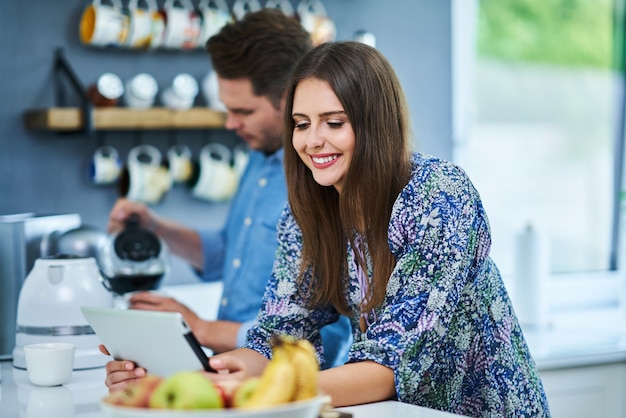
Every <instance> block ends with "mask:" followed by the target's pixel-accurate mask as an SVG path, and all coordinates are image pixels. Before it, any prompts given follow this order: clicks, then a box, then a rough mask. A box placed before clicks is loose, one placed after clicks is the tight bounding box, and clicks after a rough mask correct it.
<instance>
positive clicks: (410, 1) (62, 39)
mask: <svg viewBox="0 0 626 418" xmlns="http://www.w3.org/2000/svg"><path fill="white" fill-rule="evenodd" d="M158 3H159V4H162V3H163V1H162V0H159V2H158ZM196 3H197V1H195V0H194V4H196ZM228 3H229V5H232V3H233V0H230V1H228ZM264 3H265V1H263V0H262V1H261V4H264ZM292 3H293V4H294V5H296V4H297V3H298V1H297V0H293V1H292ZM87 4H89V2H88V1H86V0H54V1H50V0H28V1H24V0H2V2H0V28H2V30H1V31H0V63H1V64H0V93H1V94H0V97H1V100H0V215H3V214H10V213H18V212H35V213H65V212H77V213H79V214H80V215H81V216H82V218H83V221H84V222H86V223H89V224H93V225H96V226H99V227H102V228H104V227H105V225H106V220H107V215H108V212H109V209H110V208H111V205H112V204H113V202H114V201H115V199H116V197H117V188H116V187H115V186H105V187H102V186H93V185H92V184H91V183H90V182H89V179H88V177H87V174H86V172H87V169H86V167H87V164H88V161H89V158H90V156H91V154H92V152H93V150H94V149H95V148H96V146H97V145H99V144H102V143H106V144H110V145H113V146H115V147H116V148H118V150H119V151H120V152H121V153H122V155H123V156H125V155H126V154H127V152H128V150H129V149H130V148H132V147H133V146H134V145H136V144H138V143H141V142H145V143H150V144H153V145H155V146H157V147H158V148H159V149H161V151H163V152H164V151H165V150H166V149H167V148H168V147H169V145H170V144H171V143H173V142H176V141H179V142H183V143H186V144H187V145H189V146H190V147H191V148H192V149H193V150H194V151H197V150H199V149H200V148H201V146H202V145H203V144H204V143H206V142H209V141H224V142H229V143H230V142H236V141H237V138H235V137H234V136H233V135H232V134H231V133H228V132H225V131H222V130H217V131H204V132H198V131H179V132H156V133H155V132H144V133H141V134H135V133H131V132H122V133H110V132H109V133H105V134H100V135H98V136H97V137H96V138H89V137H87V136H85V135H83V134H73V135H68V134H55V133H47V132H30V131H27V130H26V129H25V128H24V125H23V113H24V111H25V110H26V109H30V108H40V107H48V106H54V105H55V90H54V79H53V71H52V69H53V58H54V51H55V49H56V48H57V47H62V48H63V49H64V50H65V54H66V56H67V58H68V59H69V61H70V62H71V64H72V66H73V67H74V69H75V70H76V72H77V73H78V75H79V78H80V79H81V81H82V82H83V84H85V85H88V84H90V83H92V82H94V81H95V80H96V79H97V77H98V76H99V75H100V74H102V73H103V72H105V71H112V72H114V73H116V74H118V75H119V76H120V77H121V78H122V79H123V80H125V79H128V78H130V77H131V76H133V75H135V74H137V73H139V72H149V73H151V74H153V75H154V76H155V77H156V78H157V81H158V82H159V86H164V85H166V84H167V83H168V82H169V81H170V80H171V79H172V78H173V77H174V76H175V75H176V74H178V73H180V72H183V71H184V72H188V73H190V74H192V75H194V76H195V77H196V78H197V79H201V78H202V77H203V76H204V75H205V74H206V73H207V71H208V70H209V59H208V57H207V56H206V55H205V53H204V52H202V51H198V52H192V53H189V52H163V51H159V52H129V51H112V50H101V49H91V48H86V47H84V46H83V45H81V44H80V42H79V39H78V22H79V19H80V15H81V13H82V10H83V9H84V7H85V6H86V5H87ZM450 4H451V1H449V0H389V1H381V0H324V5H325V6H326V10H327V12H328V15H329V16H330V17H331V18H333V19H334V20H335V23H336V25H337V29H338V39H351V38H352V37H353V34H354V32H355V31H357V30H359V29H365V30H368V31H370V32H373V33H374V34H375V35H376V37H377V47H378V48H379V49H380V50H381V51H382V52H383V53H384V54H385V55H386V56H387V57H388V58H389V60H390V61H391V62H392V64H393V65H394V67H395V68H396V70H397V73H398V75H399V77H400V79H401V81H402V83H403V85H404V87H405V90H406V93H407V96H408V98H409V105H410V107H411V109H412V122H413V127H414V131H415V135H416V137H417V138H418V143H419V146H420V147H421V149H423V150H425V151H427V152H430V153H433V154H436V155H439V156H442V157H445V158H450V155H451V152H450V145H449V144H450V142H451V137H452V104H451V95H452V92H451V88H452V87H451V85H452V83H451V74H452V72H451V64H452V59H451V17H450V16H451V5H450ZM202 104H203V99H202V98H199V99H198V105H202ZM226 209H227V207H226V205H223V204H222V205H214V204H210V203H206V202H202V201H198V200H194V199H193V198H191V197H190V196H189V193H188V191H187V190H186V189H185V187H184V186H176V187H175V188H174V189H173V190H172V191H171V192H170V193H169V194H168V196H167V197H166V198H165V200H164V201H163V202H162V203H160V204H158V205H156V206H155V210H157V211H158V212H159V213H160V214H163V215H165V216H169V217H173V218H176V219H179V220H184V222H186V223H190V224H195V225H198V226H205V225H206V226H212V225H216V224H219V223H220V222H221V221H222V220H223V217H224V213H225V211H226ZM0 279H1V278H0Z"/></svg>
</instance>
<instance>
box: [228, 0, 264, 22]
mask: <svg viewBox="0 0 626 418" xmlns="http://www.w3.org/2000/svg"><path fill="white" fill-rule="evenodd" d="M261 9H262V7H261V3H259V2H258V0H236V1H235V4H233V15H235V19H237V20H241V19H243V17H244V16H245V15H246V14H247V13H248V12H256V11H259V10H261Z"/></svg>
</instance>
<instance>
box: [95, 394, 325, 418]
mask: <svg viewBox="0 0 626 418" xmlns="http://www.w3.org/2000/svg"><path fill="white" fill-rule="evenodd" d="M327 401H328V397H327V396H317V397H315V398H311V399H307V400H304V401H296V402H290V403H286V404H282V405H276V406H273V407H267V408H264V409H258V410H244V409H236V408H233V409H203V410H174V409H151V408H133V407H129V406H117V405H112V404H110V403H107V402H101V403H100V406H101V408H102V411H103V412H104V417H106V418H317V417H318V415H319V413H320V411H321V410H322V406H323V405H324V403H326V402H327Z"/></svg>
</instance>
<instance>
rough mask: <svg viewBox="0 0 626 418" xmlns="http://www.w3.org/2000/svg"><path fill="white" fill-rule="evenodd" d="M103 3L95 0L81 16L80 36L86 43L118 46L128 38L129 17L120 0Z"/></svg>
mask: <svg viewBox="0 0 626 418" xmlns="http://www.w3.org/2000/svg"><path fill="white" fill-rule="evenodd" d="M110 2H111V4H103V3H102V2H101V1H100V0H94V1H93V2H92V3H91V4H90V5H89V6H87V7H86V8H85V10H84V11H83V14H82V16H81V18H80V25H79V36H80V40H81V42H82V43H83V44H85V45H94V46H109V45H115V46H118V45H120V43H121V42H122V41H123V40H124V39H125V38H126V33H127V30H128V19H127V17H126V15H125V14H124V12H123V9H122V3H121V2H120V0H110Z"/></svg>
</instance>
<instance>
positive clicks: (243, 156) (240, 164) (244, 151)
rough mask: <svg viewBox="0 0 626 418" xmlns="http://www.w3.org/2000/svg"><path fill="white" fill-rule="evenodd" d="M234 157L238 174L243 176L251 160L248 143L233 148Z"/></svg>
mask: <svg viewBox="0 0 626 418" xmlns="http://www.w3.org/2000/svg"><path fill="white" fill-rule="evenodd" d="M233 159H234V160H235V163H234V167H235V172H236V173H237V176H239V178H241V176H242V175H243V172H244V171H245V170H246V167H247V166H248V161H249V160H250V149H249V148H248V145H247V144H239V145H237V146H236V147H235V149H234V150H233Z"/></svg>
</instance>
